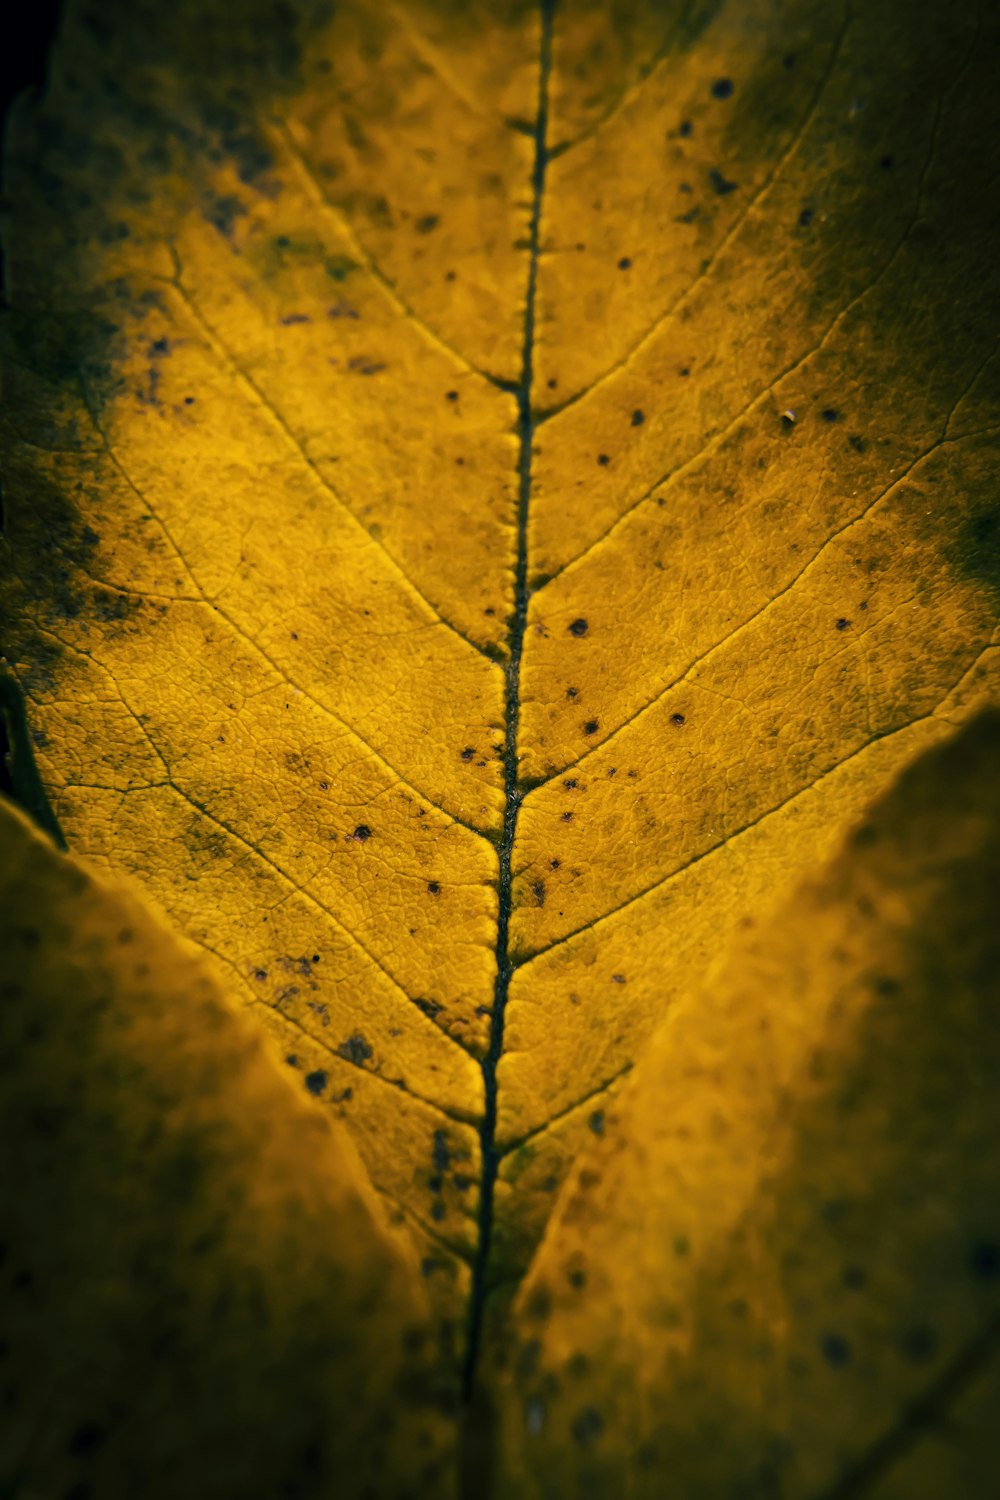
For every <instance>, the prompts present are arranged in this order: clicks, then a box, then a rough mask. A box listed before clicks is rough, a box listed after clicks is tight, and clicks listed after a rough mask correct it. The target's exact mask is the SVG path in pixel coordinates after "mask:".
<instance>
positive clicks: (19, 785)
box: [0, 670, 67, 849]
mask: <svg viewBox="0 0 1000 1500" xmlns="http://www.w3.org/2000/svg"><path fill="white" fill-rule="evenodd" d="M0 792H2V793H3V795H4V796H5V797H9V798H10V799H11V801H12V802H16V803H17V804H18V806H19V807H21V808H23V809H24V811H25V812H26V813H27V814H28V816H29V817H30V818H33V819H34V821H35V822H36V823H37V824H38V826H39V828H41V829H43V830H44V831H45V832H46V833H47V834H48V835H49V837H50V838H51V839H52V840H53V841H54V842H55V844H56V845H57V847H58V848H60V849H65V848H67V844H66V840H65V838H64V837H63V833H62V829H61V828H60V827H59V823H58V821H57V819H56V815H55V813H54V812H53V811H52V805H51V803H50V802H49V799H48V797H47V795H46V792H45V788H44V786H43V785H42V778H41V776H40V775H39V774H38V767H37V765H36V764H35V754H34V749H33V747H32V743H31V732H30V730H29V728H28V718H27V714H26V713H25V710H24V699H23V697H22V696H21V690H20V688H19V687H18V686H17V683H16V682H15V681H14V680H13V678H12V677H10V676H9V675H8V674H7V673H6V672H5V671H3V670H0Z"/></svg>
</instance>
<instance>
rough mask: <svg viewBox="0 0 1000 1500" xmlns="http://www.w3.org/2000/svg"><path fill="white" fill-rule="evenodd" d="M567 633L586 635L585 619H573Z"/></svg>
mask: <svg viewBox="0 0 1000 1500" xmlns="http://www.w3.org/2000/svg"><path fill="white" fill-rule="evenodd" d="M569 633H570V635H586V634H587V622H586V620H574V621H573V622H572V624H571V625H570V626H569Z"/></svg>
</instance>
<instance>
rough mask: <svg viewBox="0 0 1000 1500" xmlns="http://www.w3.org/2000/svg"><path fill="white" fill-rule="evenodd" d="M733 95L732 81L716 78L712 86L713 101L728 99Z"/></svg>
mask: <svg viewBox="0 0 1000 1500" xmlns="http://www.w3.org/2000/svg"><path fill="white" fill-rule="evenodd" d="M732 93H733V80H732V79H731V78H717V79H716V80H715V82H714V83H713V84H712V98H713V99H730V98H732Z"/></svg>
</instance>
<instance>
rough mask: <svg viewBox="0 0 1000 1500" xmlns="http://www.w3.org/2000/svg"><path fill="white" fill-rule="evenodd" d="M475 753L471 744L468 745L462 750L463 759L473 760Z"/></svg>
mask: <svg viewBox="0 0 1000 1500" xmlns="http://www.w3.org/2000/svg"><path fill="white" fill-rule="evenodd" d="M475 753H476V752H475V750H474V749H473V748H472V746H471V745H466V747H465V749H464V750H463V751H462V759H463V760H471V759H472V757H473V756H474V755H475Z"/></svg>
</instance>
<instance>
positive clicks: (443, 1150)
mask: <svg viewBox="0 0 1000 1500" xmlns="http://www.w3.org/2000/svg"><path fill="white" fill-rule="evenodd" d="M431 1160H432V1161H433V1163H434V1169H435V1171H437V1172H447V1170H448V1168H449V1167H450V1166H451V1152H450V1151H449V1150H448V1136H447V1133H446V1132H445V1131H443V1130H435V1132H434V1145H433V1147H432V1148H431Z"/></svg>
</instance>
